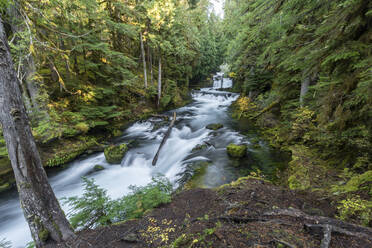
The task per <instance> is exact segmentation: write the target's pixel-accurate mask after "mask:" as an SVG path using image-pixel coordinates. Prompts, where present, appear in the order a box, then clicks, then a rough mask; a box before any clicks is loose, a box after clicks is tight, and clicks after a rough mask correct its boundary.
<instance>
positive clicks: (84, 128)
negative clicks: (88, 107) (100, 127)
mask: <svg viewBox="0 0 372 248" xmlns="http://www.w3.org/2000/svg"><path fill="white" fill-rule="evenodd" d="M75 129H77V130H79V131H81V132H83V133H87V132H88V131H89V125H88V124H86V123H85V122H79V123H78V124H76V125H75Z"/></svg>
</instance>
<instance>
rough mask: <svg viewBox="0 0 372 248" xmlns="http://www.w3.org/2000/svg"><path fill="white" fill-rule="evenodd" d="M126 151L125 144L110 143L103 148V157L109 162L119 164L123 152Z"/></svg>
mask: <svg viewBox="0 0 372 248" xmlns="http://www.w3.org/2000/svg"><path fill="white" fill-rule="evenodd" d="M127 151H128V146H127V144H121V145H112V146H109V147H107V148H105V150H104V154H105V158H106V160H107V162H108V163H110V164H120V162H121V160H122V159H123V157H124V155H125V153H126V152H127Z"/></svg>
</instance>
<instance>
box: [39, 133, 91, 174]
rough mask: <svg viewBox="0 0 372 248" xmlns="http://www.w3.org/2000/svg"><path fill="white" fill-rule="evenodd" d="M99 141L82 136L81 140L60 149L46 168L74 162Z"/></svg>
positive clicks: (47, 162)
mask: <svg viewBox="0 0 372 248" xmlns="http://www.w3.org/2000/svg"><path fill="white" fill-rule="evenodd" d="M97 144H98V143H97V140H96V139H95V138H94V137H89V136H82V137H80V140H78V141H73V143H70V144H69V143H67V144H65V145H64V147H63V148H61V147H58V148H57V149H59V151H58V152H57V153H55V154H54V155H53V156H52V158H50V159H48V160H47V161H46V163H45V164H46V166H48V167H54V166H60V165H63V164H66V163H68V162H71V161H73V160H74V159H76V158H77V157H78V156H80V155H81V154H83V153H84V152H85V151H87V150H88V149H89V148H90V147H93V146H95V145H97Z"/></svg>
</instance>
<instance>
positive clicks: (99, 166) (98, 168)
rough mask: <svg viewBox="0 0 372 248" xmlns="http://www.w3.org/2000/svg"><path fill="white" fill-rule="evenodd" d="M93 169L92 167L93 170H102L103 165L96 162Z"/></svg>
mask: <svg viewBox="0 0 372 248" xmlns="http://www.w3.org/2000/svg"><path fill="white" fill-rule="evenodd" d="M93 169H94V170H95V171H101V170H104V169H105V167H103V166H102V165H100V164H96V165H95V166H94V167H93Z"/></svg>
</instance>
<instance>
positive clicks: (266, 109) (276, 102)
mask: <svg viewBox="0 0 372 248" xmlns="http://www.w3.org/2000/svg"><path fill="white" fill-rule="evenodd" d="M279 103H280V101H279V100H278V101H275V102H273V103H271V104H270V105H269V106H268V107H266V108H264V109H263V110H261V111H260V113H258V114H257V115H255V116H253V118H252V119H256V118H257V117H259V116H260V115H262V114H263V113H265V112H267V111H269V110H271V109H272V108H274V107H275V106H276V105H278V104H279Z"/></svg>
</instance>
